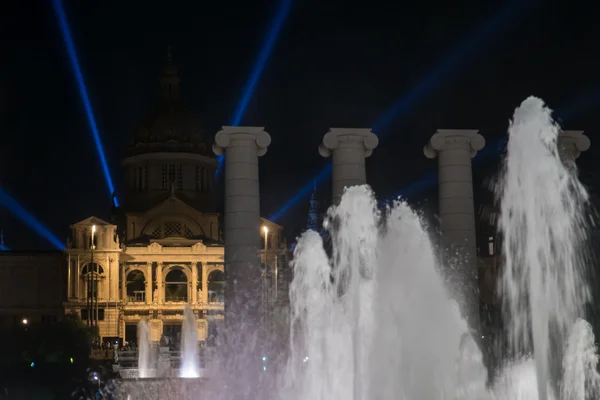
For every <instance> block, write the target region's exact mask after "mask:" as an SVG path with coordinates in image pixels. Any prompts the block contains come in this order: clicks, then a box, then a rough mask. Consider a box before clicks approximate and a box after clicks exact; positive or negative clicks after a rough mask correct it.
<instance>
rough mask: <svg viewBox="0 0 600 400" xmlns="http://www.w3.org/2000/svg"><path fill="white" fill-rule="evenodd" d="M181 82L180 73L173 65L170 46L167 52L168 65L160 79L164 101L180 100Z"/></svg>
mask: <svg viewBox="0 0 600 400" xmlns="http://www.w3.org/2000/svg"><path fill="white" fill-rule="evenodd" d="M179 82H180V79H179V72H178V71H177V67H176V66H175V64H173V56H172V54H171V46H169V48H168V50H167V65H166V66H165V69H164V70H163V74H162V76H161V78H160V91H161V96H162V98H163V100H166V101H176V100H179Z"/></svg>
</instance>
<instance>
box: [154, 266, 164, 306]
mask: <svg viewBox="0 0 600 400" xmlns="http://www.w3.org/2000/svg"><path fill="white" fill-rule="evenodd" d="M156 297H157V299H156V302H157V303H158V304H162V302H163V299H164V295H163V263H162V262H157V263H156ZM152 300H154V299H152Z"/></svg>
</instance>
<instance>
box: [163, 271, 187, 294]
mask: <svg viewBox="0 0 600 400" xmlns="http://www.w3.org/2000/svg"><path fill="white" fill-rule="evenodd" d="M187 287H188V281H187V276H186V275H185V272H183V269H181V267H175V268H173V269H172V270H171V271H170V272H169V273H168V274H167V276H166V277H165V301H182V302H187V301H188V290H187Z"/></svg>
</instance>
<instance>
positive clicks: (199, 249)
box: [192, 242, 206, 253]
mask: <svg viewBox="0 0 600 400" xmlns="http://www.w3.org/2000/svg"><path fill="white" fill-rule="evenodd" d="M192 253H206V246H205V245H204V243H202V242H198V243H196V244H194V245H193V246H192Z"/></svg>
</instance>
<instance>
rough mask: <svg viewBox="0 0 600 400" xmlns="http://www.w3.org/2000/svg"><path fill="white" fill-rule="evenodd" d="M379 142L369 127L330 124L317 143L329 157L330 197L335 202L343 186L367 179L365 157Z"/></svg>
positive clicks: (359, 182) (356, 183) (340, 194)
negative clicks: (343, 126)
mask: <svg viewBox="0 0 600 400" xmlns="http://www.w3.org/2000/svg"><path fill="white" fill-rule="evenodd" d="M378 144H379V139H378V138H377V135H375V134H374V133H373V132H371V129H353V128H330V129H329V132H327V133H326V134H325V136H324V137H323V142H322V143H321V145H320V146H319V153H320V154H321V155H322V156H323V157H330V156H331V158H332V164H333V165H332V168H333V170H332V189H333V190H332V197H333V203H334V204H335V203H337V202H338V201H339V199H340V197H341V196H342V194H343V193H344V188H346V187H350V186H356V185H364V184H365V183H367V177H366V171H365V158H366V157H369V156H370V155H371V153H373V149H375V148H376V147H377V145H378Z"/></svg>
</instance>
